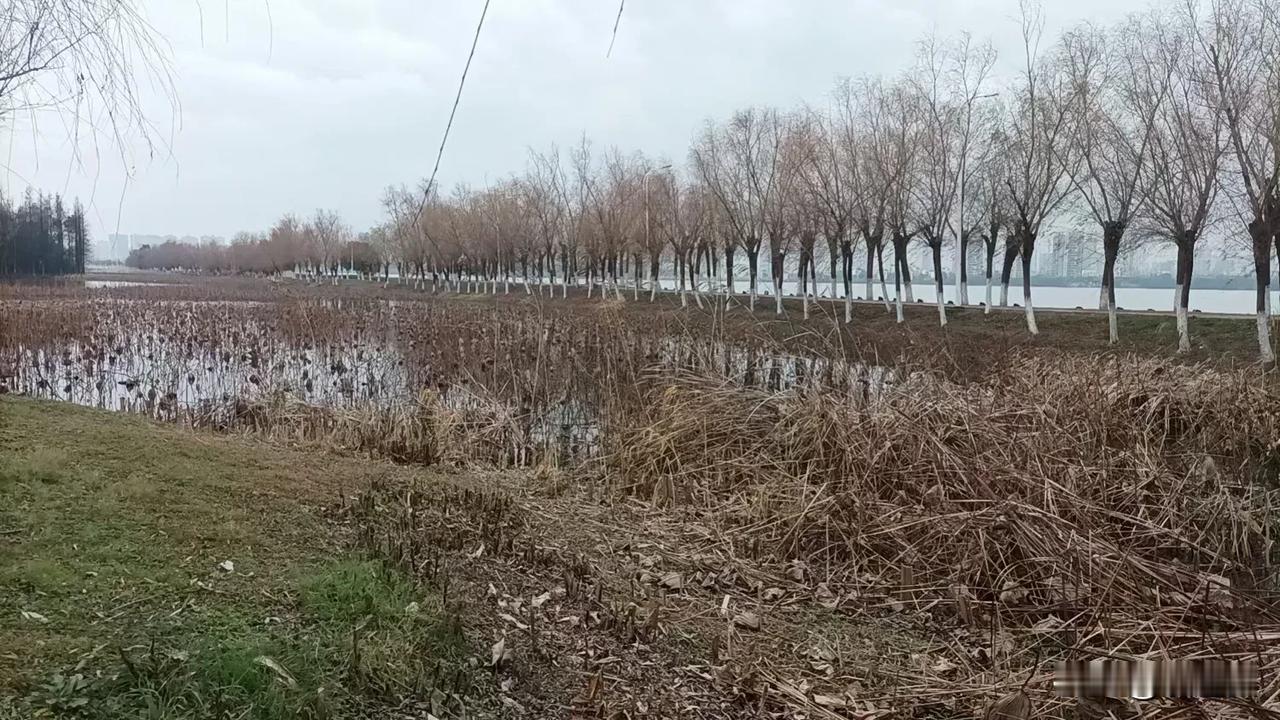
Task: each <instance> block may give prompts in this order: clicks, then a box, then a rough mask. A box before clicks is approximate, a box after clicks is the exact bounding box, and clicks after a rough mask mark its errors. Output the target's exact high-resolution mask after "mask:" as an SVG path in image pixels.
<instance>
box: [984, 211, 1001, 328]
mask: <svg viewBox="0 0 1280 720" xmlns="http://www.w3.org/2000/svg"><path fill="white" fill-rule="evenodd" d="M996 232H998V229H997V231H996ZM996 242H997V235H995V234H993V235H992V236H991V237H989V238H988V239H987V240H986V241H985V242H984V245H985V247H983V251H984V254H985V255H986V260H987V263H986V265H987V302H986V305H985V306H984V307H983V310H982V312H983V314H985V315H990V314H991V281H992V276H993V275H994V273H993V272H992V270H993V269H994V267H995V263H996Z"/></svg>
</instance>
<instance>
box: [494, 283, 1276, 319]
mask: <svg viewBox="0 0 1280 720" xmlns="http://www.w3.org/2000/svg"><path fill="white" fill-rule="evenodd" d="M1015 280H1016V281H1017V282H1016V283H1014V284H1011V285H1010V287H1009V304H1010V305H1013V304H1018V305H1021V304H1022V285H1021V280H1018V279H1017V278H1015ZM628 282H629V279H628ZM1241 282H1242V283H1245V282H1247V281H1245V280H1242V281H1241ZM658 283H659V285H660V287H662V289H664V290H668V291H673V290H675V289H676V287H677V285H676V280H675V278H659V280H658ZM512 285H516V283H514V282H513V283H512ZM647 286H648V281H647V280H646V281H645V285H644V286H642V287H647ZM733 286H734V291H735V292H738V293H745V292H746V291H747V288H748V285H747V280H746V277H745V276H742V277H736V278H734V283H733ZM500 287H501V284H500ZM705 289H706V288H705V285H704V290H705ZM715 289H716V291H717V292H719V291H721V290H722V289H723V282H719V283H717V284H716V286H715ZM865 291H866V283H865V282H862V281H861V280H860V279H859V280H858V281H855V282H854V285H853V292H854V295H853V296H854V298H855V299H858V300H866V299H868V298H867V297H866V292H865ZM944 291H945V296H946V300H947V301H948V302H952V303H954V302H957V301H958V293H957V290H956V286H955V285H946V286H945V287H944ZM631 292H632V291H631V290H630V287H629V285H628V286H627V289H626V290H624V294H625V295H627V296H628V297H630V294H631ZM643 292H644V290H642V291H641V293H642V294H643ZM759 292H760V295H763V296H772V295H773V284H772V283H770V282H769V281H767V280H762V281H761V282H760V284H759ZM782 292H783V294H784V295H788V296H798V295H799V294H800V284H799V283H798V282H796V281H794V280H788V281H786V282H784V283H783V284H782ZM888 292H889V298H890V299H892V298H893V297H894V295H893V292H894V290H893V283H892V281H890V282H888ZM986 292H987V289H986V285H985V284H982V283H970V284H969V302H970V303H972V304H979V303H982V302H985V300H986ZM912 294H913V296H914V299H915V300H916V301H924V302H926V303H932V302H934V290H933V285H932V283H930V282H928V281H925V282H923V283H920V282H917V283H913V284H912ZM1173 295H1174V289H1173V288H1116V306H1117V307H1119V308H1120V309H1122V310H1156V311H1160V312H1168V313H1170V314H1172V313H1173ZM836 296H840V293H839V288H836V289H835V292H833V289H832V287H831V283H830V282H829V281H826V280H822V279H819V281H818V297H821V298H831V297H836ZM1098 296H1099V289H1098V288H1097V287H1058V286H1052V285H1033V286H1032V288H1031V299H1032V302H1033V303H1034V304H1035V306H1036V307H1037V308H1060V309H1074V308H1084V309H1087V310H1089V309H1094V310H1096V309H1097V308H1098ZM880 297H881V296H880V285H879V283H876V284H875V285H874V286H873V293H872V297H871V298H870V299H872V300H878V299H880ZM991 299H992V302H993V303H995V304H997V305H998V304H999V303H1000V286H999V285H998V284H997V285H995V286H994V287H992V289H991ZM1254 306H1255V302H1254V290H1253V288H1252V287H1242V288H1240V289H1238V290H1220V289H1198V288H1195V287H1193V288H1192V289H1191V299H1190V308H1191V310H1192V311H1197V310H1198V311H1200V312H1205V313H1223V314H1237V315H1252V314H1253V313H1254ZM1271 307H1272V312H1273V313H1275V312H1280V294H1276V295H1275V296H1273V297H1272V303H1271Z"/></svg>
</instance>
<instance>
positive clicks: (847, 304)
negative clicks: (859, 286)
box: [844, 293, 853, 325]
mask: <svg viewBox="0 0 1280 720" xmlns="http://www.w3.org/2000/svg"><path fill="white" fill-rule="evenodd" d="M851 322H853V293H845V295H844V324H845V325H848V324H849V323H851Z"/></svg>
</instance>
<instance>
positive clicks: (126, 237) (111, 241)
mask: <svg viewBox="0 0 1280 720" xmlns="http://www.w3.org/2000/svg"><path fill="white" fill-rule="evenodd" d="M166 242H177V243H183V244H185V245H207V244H218V245H225V244H226V242H227V240H226V238H224V237H223V236H221V235H198V236H197V235H155V234H146V233H110V234H109V235H107V237H106V239H105V240H98V241H95V242H94V243H93V249H94V252H93V259H94V260H99V261H104V262H124V261H125V260H126V259H128V257H129V252H130V251H132V250H134V249H136V248H140V247H142V246H143V245H153V246H154V245H160V244H162V243H166Z"/></svg>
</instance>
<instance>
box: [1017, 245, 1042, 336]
mask: <svg viewBox="0 0 1280 720" xmlns="http://www.w3.org/2000/svg"><path fill="white" fill-rule="evenodd" d="M1035 249H1036V236H1035V234H1034V233H1032V232H1031V230H1030V229H1029V228H1023V229H1022V251H1021V252H1020V254H1021V255H1022V301H1023V302H1024V303H1026V306H1025V307H1026V313H1027V331H1028V332H1030V333H1031V334H1032V335H1039V334H1040V329H1039V328H1037V327H1036V311H1035V306H1034V305H1032V304H1031V256H1032V254H1033V253H1035Z"/></svg>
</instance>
